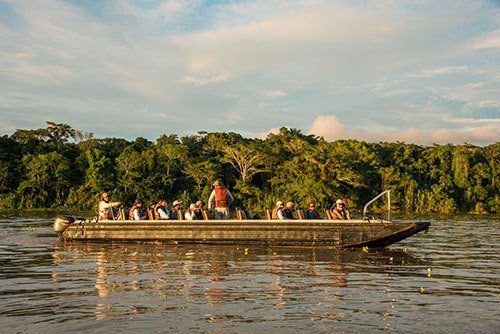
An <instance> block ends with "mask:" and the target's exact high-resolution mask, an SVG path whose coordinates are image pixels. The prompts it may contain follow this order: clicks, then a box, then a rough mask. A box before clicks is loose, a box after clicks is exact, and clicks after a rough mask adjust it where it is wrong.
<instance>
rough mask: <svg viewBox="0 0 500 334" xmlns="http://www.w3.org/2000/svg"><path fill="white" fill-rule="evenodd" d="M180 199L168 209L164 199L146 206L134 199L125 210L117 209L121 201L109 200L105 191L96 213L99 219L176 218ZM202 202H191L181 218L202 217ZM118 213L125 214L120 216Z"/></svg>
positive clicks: (180, 202) (179, 212)
mask: <svg viewBox="0 0 500 334" xmlns="http://www.w3.org/2000/svg"><path fill="white" fill-rule="evenodd" d="M181 204H182V201H179V200H175V201H174V202H173V203H172V208H171V209H168V207H167V201H166V200H164V199H161V200H159V201H158V202H157V203H155V204H151V205H149V206H147V207H144V205H143V203H142V201H141V200H140V199H137V200H135V202H134V204H133V205H132V207H131V208H130V209H129V210H128V212H125V210H123V211H121V210H117V209H118V208H119V207H121V206H122V203H121V202H111V201H110V197H109V195H108V194H107V193H104V194H102V196H101V200H100V201H99V204H98V215H99V219H100V220H107V219H120V220H121V219H128V220H145V219H151V220H164V219H173V220H178V219H180V218H181V217H179V215H180V214H182V211H181ZM203 205H204V203H203V202H202V201H198V202H196V203H191V204H190V205H189V208H188V209H187V210H185V212H184V215H183V219H185V220H196V219H203V216H202V210H203ZM120 215H125V216H124V217H121V216H120Z"/></svg>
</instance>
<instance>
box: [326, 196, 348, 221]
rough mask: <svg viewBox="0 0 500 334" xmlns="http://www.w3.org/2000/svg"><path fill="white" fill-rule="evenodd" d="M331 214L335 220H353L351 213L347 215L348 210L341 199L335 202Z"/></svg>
mask: <svg viewBox="0 0 500 334" xmlns="http://www.w3.org/2000/svg"><path fill="white" fill-rule="evenodd" d="M331 212H332V218H333V219H339V220H348V219H351V216H350V213H349V215H348V214H347V212H346V210H345V209H344V202H343V201H342V200H341V199H338V200H337V201H336V202H335V204H334V205H333V207H332V209H331Z"/></svg>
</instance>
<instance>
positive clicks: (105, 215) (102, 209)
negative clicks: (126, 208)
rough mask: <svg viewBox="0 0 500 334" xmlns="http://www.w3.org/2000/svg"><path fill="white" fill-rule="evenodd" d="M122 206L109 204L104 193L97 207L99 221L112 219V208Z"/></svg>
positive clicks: (113, 203)
mask: <svg viewBox="0 0 500 334" xmlns="http://www.w3.org/2000/svg"><path fill="white" fill-rule="evenodd" d="M120 205H122V203H121V202H110V201H109V195H108V193H104V194H102V196H101V200H100V201H99V204H98V205H97V213H98V214H99V219H103V220H106V219H110V218H112V215H110V213H111V214H112V211H111V210H113V208H114V207H118V206H120Z"/></svg>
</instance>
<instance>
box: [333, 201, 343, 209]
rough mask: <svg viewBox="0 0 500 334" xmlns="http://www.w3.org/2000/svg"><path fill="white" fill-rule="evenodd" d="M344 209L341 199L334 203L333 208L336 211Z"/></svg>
mask: <svg viewBox="0 0 500 334" xmlns="http://www.w3.org/2000/svg"><path fill="white" fill-rule="evenodd" d="M343 207H344V202H343V201H342V200H341V199H338V200H337V201H335V208H336V209H342V208H343Z"/></svg>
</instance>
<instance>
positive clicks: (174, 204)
mask: <svg viewBox="0 0 500 334" xmlns="http://www.w3.org/2000/svg"><path fill="white" fill-rule="evenodd" d="M181 203H182V201H178V200H175V201H174V203H172V206H176V205H177V204H179V205H180V204H181Z"/></svg>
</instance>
